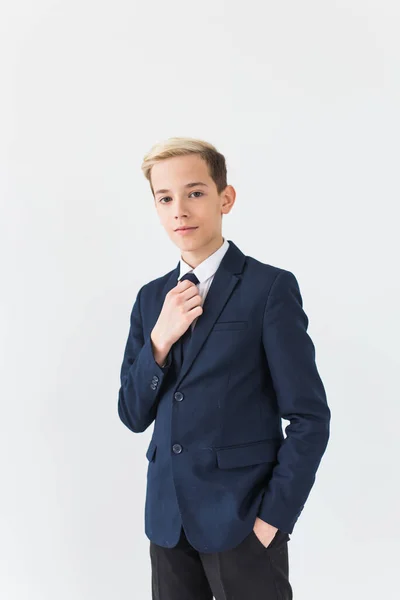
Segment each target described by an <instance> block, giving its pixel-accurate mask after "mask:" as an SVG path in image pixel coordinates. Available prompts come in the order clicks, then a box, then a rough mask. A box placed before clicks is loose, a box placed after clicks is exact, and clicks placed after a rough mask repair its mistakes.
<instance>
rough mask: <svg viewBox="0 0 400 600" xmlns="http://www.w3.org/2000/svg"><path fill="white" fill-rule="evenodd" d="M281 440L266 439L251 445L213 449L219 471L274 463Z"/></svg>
mask: <svg viewBox="0 0 400 600" xmlns="http://www.w3.org/2000/svg"><path fill="white" fill-rule="evenodd" d="M280 445H281V440H274V439H267V440H261V441H259V442H253V443H251V444H240V445H237V446H225V447H220V448H215V451H216V454H217V463H218V467H219V468H220V469H234V468H236V467H247V466H250V465H257V464H260V463H264V462H275V461H276V456H277V453H278V449H279V446H280Z"/></svg>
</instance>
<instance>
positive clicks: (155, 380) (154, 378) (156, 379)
mask: <svg viewBox="0 0 400 600" xmlns="http://www.w3.org/2000/svg"><path fill="white" fill-rule="evenodd" d="M151 381H152V382H153V383H157V382H158V377H157V375H154V377H153V379H152V380H151Z"/></svg>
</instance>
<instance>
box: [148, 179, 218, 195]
mask: <svg viewBox="0 0 400 600" xmlns="http://www.w3.org/2000/svg"><path fill="white" fill-rule="evenodd" d="M198 185H204V186H205V187H208V185H207V184H206V183H203V182H202V181H192V182H191V183H187V184H186V185H184V186H183V187H185V188H192V187H196V186H198ZM169 191H170V190H157V191H156V192H155V194H166V193H167V192H169Z"/></svg>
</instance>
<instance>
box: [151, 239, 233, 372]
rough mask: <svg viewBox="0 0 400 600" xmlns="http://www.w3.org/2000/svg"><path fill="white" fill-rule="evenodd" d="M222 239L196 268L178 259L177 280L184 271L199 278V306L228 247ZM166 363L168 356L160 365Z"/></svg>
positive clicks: (192, 324)
mask: <svg viewBox="0 0 400 600" xmlns="http://www.w3.org/2000/svg"><path fill="white" fill-rule="evenodd" d="M222 239H223V243H222V245H221V246H220V247H219V248H218V250H216V251H215V252H213V253H212V254H210V256H208V257H207V258H206V259H204V260H203V262H201V263H200V264H199V265H197V267H196V268H194V269H192V267H191V266H190V265H188V264H187V263H186V262H185V261H184V260H183V258H182V257H181V260H180V272H179V276H178V281H179V279H180V278H181V277H183V276H184V275H185V274H186V273H194V275H196V277H197V279H198V280H199V283H197V284H196V285H197V289H198V290H199V294H200V296H201V299H202V300H201V306H203V304H204V300H205V298H206V296H207V293H208V290H209V289H210V285H211V284H212V281H213V279H214V275H215V272H216V270H217V269H218V267H219V265H220V262H221V260H222V259H223V257H224V256H225V253H226V251H227V250H228V248H229V242H228V241H227V240H226V239H225V238H222ZM197 319H198V317H196V318H195V319H194V320H193V322H192V323H191V328H192V331H193V328H194V326H195V325H196V321H197ZM167 363H168V358H167V359H166V361H165V362H164V364H163V365H161V367H165V365H166V364H167Z"/></svg>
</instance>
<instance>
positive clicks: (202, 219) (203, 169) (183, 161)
mask: <svg viewBox="0 0 400 600" xmlns="http://www.w3.org/2000/svg"><path fill="white" fill-rule="evenodd" d="M151 183H152V186H153V190H154V203H155V207H156V210H157V213H158V216H159V218H160V221H161V224H162V225H163V227H164V229H165V230H166V232H167V234H168V236H169V237H170V239H171V241H172V242H173V243H174V244H175V245H176V246H178V247H179V248H180V249H181V251H182V254H183V255H184V254H185V253H189V254H190V253H191V252H196V251H197V250H200V249H201V248H205V247H212V246H213V244H214V245H215V243H216V242H217V243H222V215H223V214H227V213H228V212H229V211H230V210H231V208H232V206H233V204H234V201H235V195H236V192H235V190H234V188H233V187H232V186H231V185H228V186H227V187H226V188H225V189H224V190H223V191H222V192H221V194H218V191H217V186H216V185H215V183H214V181H213V180H212V179H211V177H210V175H209V172H208V166H207V163H206V162H205V161H204V160H203V159H202V158H201V157H200V156H199V155H198V154H189V155H186V156H174V157H172V158H166V159H165V160H161V161H160V162H158V163H156V164H155V165H154V166H153V168H152V170H151ZM193 183H196V184H197V185H191V186H190V187H185V186H187V184H193ZM201 184H204V185H201ZM160 190H161V191H160ZM179 227H193V228H194V229H189V230H187V231H186V232H182V231H177V229H178V228H179Z"/></svg>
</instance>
